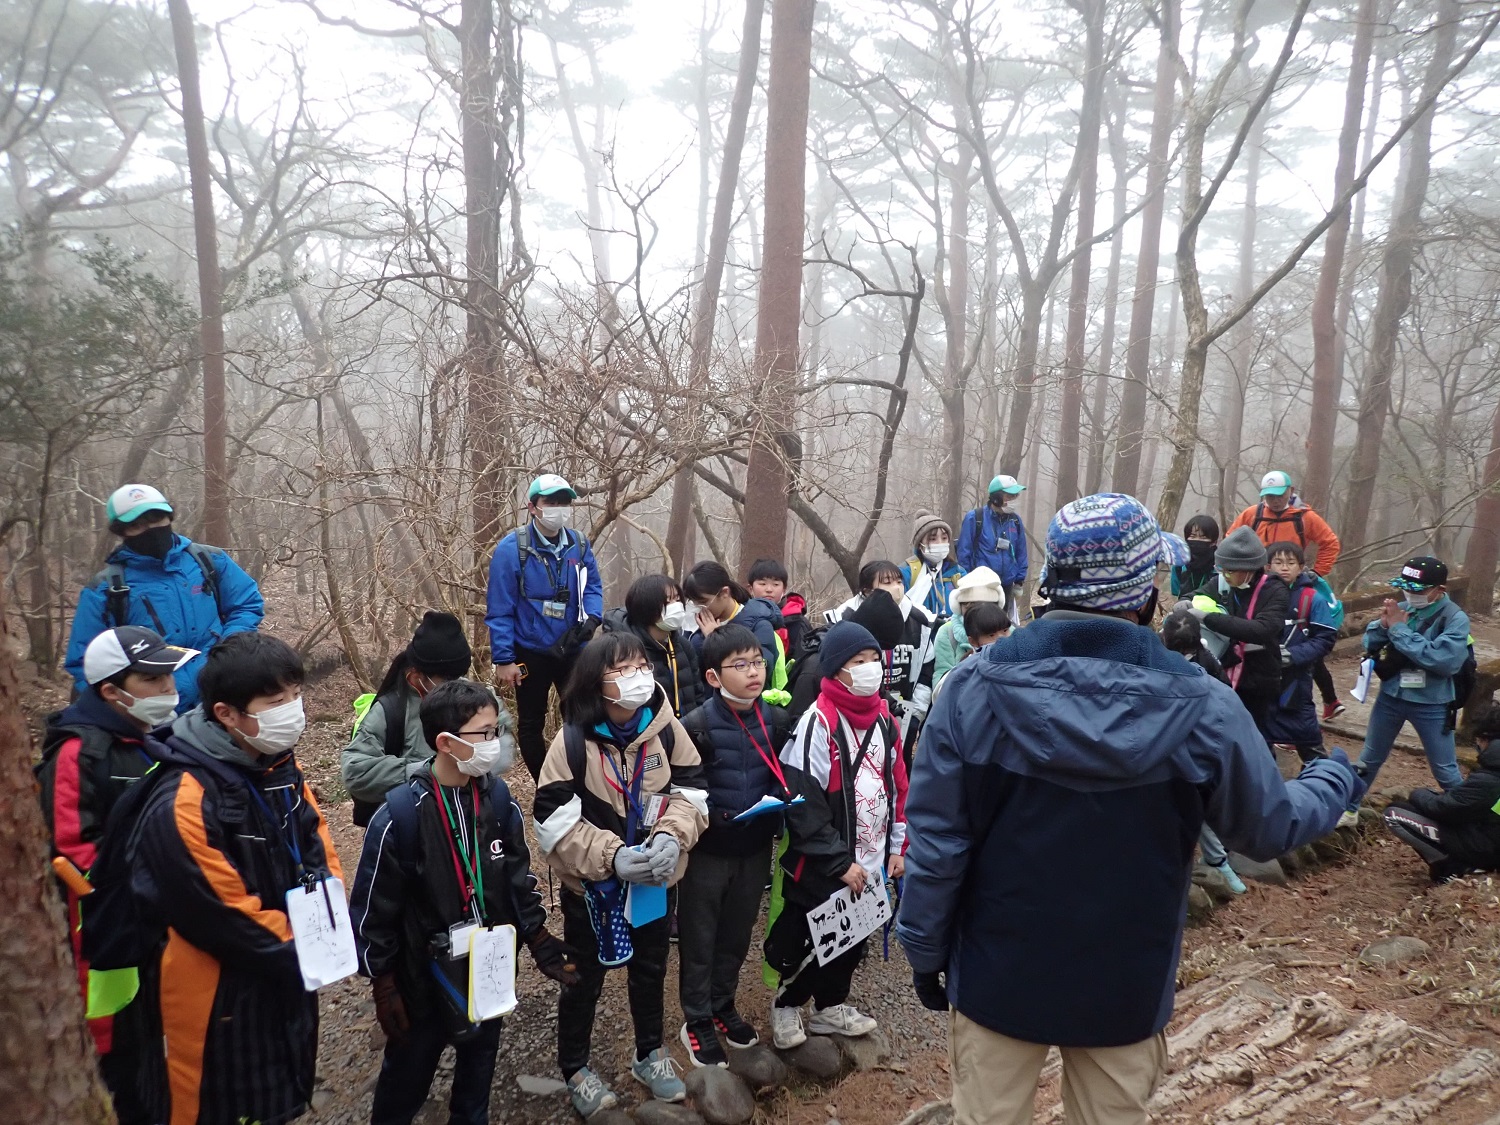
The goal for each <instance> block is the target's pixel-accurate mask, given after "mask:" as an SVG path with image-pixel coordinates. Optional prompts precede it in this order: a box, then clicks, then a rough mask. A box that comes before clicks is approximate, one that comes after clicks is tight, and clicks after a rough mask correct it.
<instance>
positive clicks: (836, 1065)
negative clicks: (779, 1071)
mask: <svg viewBox="0 0 1500 1125" xmlns="http://www.w3.org/2000/svg"><path fill="white" fill-rule="evenodd" d="M781 1057H782V1058H783V1059H784V1060H785V1061H787V1062H789V1063H791V1064H792V1066H795V1067H796V1068H797V1069H798V1070H800V1071H802V1073H803V1074H806V1075H807V1076H808V1077H809V1078H816V1079H818V1080H819V1081H820V1082H827V1081H828V1080H829V1079H831V1078H837V1077H838V1076H839V1072H840V1071H841V1070H843V1069H844V1057H843V1056H842V1055H840V1054H839V1049H838V1047H837V1046H836V1045H835V1044H834V1042H833V1040H832V1039H830V1038H829V1037H828V1036H826V1035H809V1036H808V1037H807V1042H806V1043H803V1044H802V1045H800V1046H797V1047H793V1048H792V1049H791V1050H790V1051H782V1052H781Z"/></svg>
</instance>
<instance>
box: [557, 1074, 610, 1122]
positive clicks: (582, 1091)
mask: <svg viewBox="0 0 1500 1125" xmlns="http://www.w3.org/2000/svg"><path fill="white" fill-rule="evenodd" d="M568 1096H569V1097H570V1098H572V1099H573V1108H574V1109H576V1110H577V1111H578V1116H580V1117H582V1118H584V1119H585V1120H587V1119H588V1118H590V1117H592V1116H594V1114H596V1113H598V1112H599V1111H600V1110H601V1109H613V1108H614V1107H615V1106H617V1105H619V1104H620V1099H619V1098H617V1097H616V1096H615V1092H614V1091H613V1090H611V1089H610V1088H609V1087H608V1086H606V1085H605V1084H604V1079H602V1078H600V1077H599V1076H598V1075H597V1074H595V1073H594V1072H593V1071H592V1070H590V1069H589V1068H588V1067H584V1068H583V1069H582V1070H580V1071H579V1072H578V1073H577V1074H575V1075H573V1077H572V1078H569V1079H568Z"/></svg>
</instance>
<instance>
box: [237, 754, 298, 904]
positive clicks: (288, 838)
mask: <svg viewBox="0 0 1500 1125" xmlns="http://www.w3.org/2000/svg"><path fill="white" fill-rule="evenodd" d="M299 780H300V779H299ZM246 788H248V789H249V790H250V796H251V797H253V798H255V803H256V804H257V805H259V806H260V811H261V812H263V813H265V814H266V820H268V821H270V823H271V824H273V825H274V824H275V823H276V815H275V814H274V813H273V812H271V806H270V805H268V804H267V803H266V799H265V797H264V796H262V795H261V792H260V790H259V789H257V788H256V787H255V785H254V784H251V785H249V786H247V787H246ZM281 795H282V798H283V799H284V800H285V802H286V816H285V817H284V818H283V819H282V821H281V838H282V841H283V842H284V843H285V844H286V850H287V851H289V852H290V853H291V855H292V862H293V863H295V864H296V865H297V879H298V881H299V882H302V883H306V882H308V881H309V879H310V877H311V876H310V873H309V872H308V871H307V869H306V868H304V867H303V866H302V845H301V844H300V843H299V842H298V840H297V826H296V825H295V824H293V823H292V810H293V808H294V807H295V806H294V804H293V802H292V793H291V790H290V789H283V790H282V791H281Z"/></svg>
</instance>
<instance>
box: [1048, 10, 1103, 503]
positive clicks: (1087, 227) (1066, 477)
mask: <svg viewBox="0 0 1500 1125" xmlns="http://www.w3.org/2000/svg"><path fill="white" fill-rule="evenodd" d="M1079 5H1080V8H1081V10H1082V12H1083V19H1084V32H1085V41H1086V44H1087V45H1086V48H1085V60H1084V66H1085V69H1084V76H1083V104H1082V107H1081V110H1080V113H1079V123H1078V214H1077V216H1076V217H1075V219H1074V236H1073V247H1074V255H1075V256H1074V258H1073V276H1072V279H1071V288H1070V290H1069V293H1068V327H1067V342H1066V345H1065V347H1064V354H1063V369H1064V370H1063V384H1062V411H1061V415H1060V417H1059V419H1058V427H1059V434H1058V452H1057V494H1056V502H1055V506H1056V507H1058V508H1061V507H1062V506H1063V505H1064V504H1066V503H1068V501H1070V500H1073V499H1075V498H1076V497H1077V496H1078V461H1079V452H1080V446H1081V444H1082V429H1083V364H1084V343H1085V337H1086V336H1087V333H1088V327H1089V282H1090V280H1091V273H1092V266H1093V250H1092V241H1093V237H1094V204H1095V202H1096V199H1097V196H1098V191H1099V128H1100V123H1101V120H1102V118H1103V116H1104V0H1079Z"/></svg>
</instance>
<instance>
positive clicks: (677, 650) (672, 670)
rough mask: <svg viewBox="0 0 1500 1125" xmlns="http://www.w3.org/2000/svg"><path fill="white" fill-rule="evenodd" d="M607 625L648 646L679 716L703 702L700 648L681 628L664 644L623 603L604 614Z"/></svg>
mask: <svg viewBox="0 0 1500 1125" xmlns="http://www.w3.org/2000/svg"><path fill="white" fill-rule="evenodd" d="M604 627H605V628H606V629H608V630H609V631H610V632H611V633H631V634H633V635H634V636H635V637H636V638H637V639H639V640H640V642H641V644H642V645H643V646H645V649H646V659H648V660H650V661H651V674H652V675H653V676H655V677H656V682H657V683H658V684H660V685H661V690H662V691H664V692H665V693H666V695H667V701H668V702H669V703H671V704H672V711H673V713H674V714H675V715H676V716H677V717H678V718H679V719H680V718H682V716H684V715H686V714H687V713H688V712H689V711H691V710H692V709H693V708H695V707H697V706H698V704H700V703H702V702H703V699H704V696H705V694H706V693H705V691H704V682H703V673H702V671H700V670H699V667H698V647H697V646H696V645H694V644H693V643H692V642H691V641H690V640H688V635H687V634H686V633H684V632H683V631H682V630H681V629H679V630H677V631H676V632H675V633H673V634H672V636H671V639H670V641H669V642H668V643H667V644H662V643H661V642H660V641H658V640H657V639H656V638H655V637H654V636H652V635H651V630H650V629H640V628H637V627H636V626H634V625H632V624H631V623H630V621H629V620H628V619H627V618H626V616H625V609H624V607H623V606H622V607H620V608H618V609H612V610H610V611H609V612H608V613H606V614H605V615H604ZM758 639H759V638H757V640H758Z"/></svg>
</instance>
